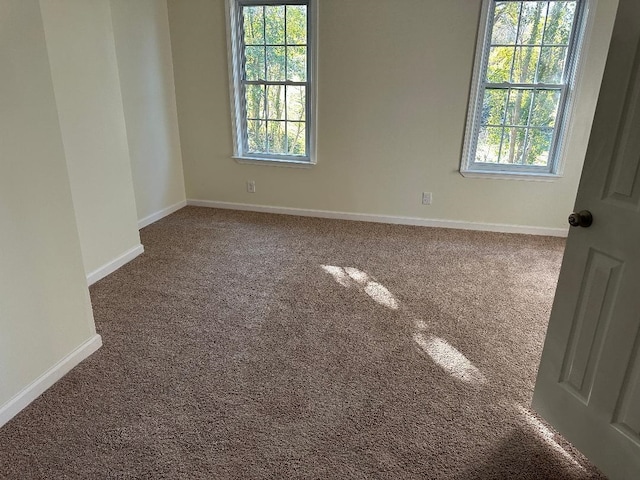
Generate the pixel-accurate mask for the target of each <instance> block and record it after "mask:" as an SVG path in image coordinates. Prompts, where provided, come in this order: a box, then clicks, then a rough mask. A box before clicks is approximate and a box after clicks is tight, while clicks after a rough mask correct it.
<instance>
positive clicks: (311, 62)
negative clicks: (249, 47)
mask: <svg viewBox="0 0 640 480" xmlns="http://www.w3.org/2000/svg"><path fill="white" fill-rule="evenodd" d="M243 3H247V2H244V1H243V0H225V6H226V8H225V10H226V17H227V57H228V65H229V87H230V88H229V93H230V101H231V126H232V129H233V155H232V158H234V159H235V160H236V161H238V162H239V163H247V164H258V165H277V166H287V167H308V166H310V165H315V164H316V162H317V147H316V144H317V124H318V121H317V118H318V114H317V97H318V93H317V92H318V81H317V80H318V73H317V72H318V2H317V0H308V7H307V15H308V23H309V31H308V32H307V63H308V75H309V79H308V82H309V87H308V91H307V95H308V96H309V98H308V111H307V125H306V128H307V130H308V135H309V145H308V149H309V151H308V156H307V157H302V158H299V157H294V156H285V155H282V156H276V155H268V154H265V155H258V154H246V153H245V152H244V151H243V145H242V144H241V143H242V138H243V124H244V117H243V113H242V112H243V109H242V105H243V100H242V82H241V80H242V78H241V75H242V63H241V49H240V46H241V45H242V39H241V38H240V35H241V32H239V31H238V30H239V29H238V28H237V27H238V23H237V22H236V21H234V20H233V19H235V18H237V15H238V9H239V7H240V5H242V4H243ZM256 3H259V4H260V5H282V4H283V3H295V0H293V1H290V2H289V1H287V0H260V1H259V2H256Z"/></svg>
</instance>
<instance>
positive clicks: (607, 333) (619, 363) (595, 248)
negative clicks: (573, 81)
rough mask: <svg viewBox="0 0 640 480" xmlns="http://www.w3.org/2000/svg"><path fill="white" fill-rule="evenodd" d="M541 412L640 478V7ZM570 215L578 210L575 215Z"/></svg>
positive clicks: (608, 80)
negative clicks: (591, 218) (589, 222)
mask: <svg viewBox="0 0 640 480" xmlns="http://www.w3.org/2000/svg"><path fill="white" fill-rule="evenodd" d="M583 209H586V210H589V211H591V212H592V214H593V224H592V225H591V226H590V227H589V228H572V229H571V232H570V234H569V238H568V239H567V248H566V251H565V256H564V259H563V264H562V269H561V272H560V277H559V280H558V288H557V291H556V298H555V301H554V305H553V309H552V313H551V319H550V322H549V328H548V331H547V339H546V341H545V346H544V350H543V354H542V360H541V363H540V369H539V372H538V380H537V382H536V389H535V392H534V399H533V406H534V408H535V409H536V410H537V411H538V412H540V414H541V415H542V416H543V417H544V418H546V419H547V420H548V421H549V422H550V423H551V424H552V425H554V426H555V427H556V428H557V429H558V431H559V432H560V433H562V434H563V435H564V436H565V437H566V438H567V439H568V440H569V441H570V442H572V443H573V444H574V445H575V446H576V447H577V448H578V449H579V450H581V451H582V452H583V453H584V454H585V455H586V456H587V457H589V459H591V460H592V461H593V462H594V463H595V464H596V465H597V466H599V467H600V468H601V469H602V470H603V472H604V473H605V474H607V475H608V476H609V477H610V478H613V479H616V478H620V479H631V478H633V479H636V478H638V479H640V2H638V1H637V0H620V4H619V10H618V14H617V17H616V24H615V27H614V31H613V37H612V41H611V47H610V50H609V56H608V59H607V66H606V68H605V74H604V78H603V83H602V89H601V92H600V96H599V99H598V107H597V109H596V115H595V118H594V123H593V128H592V132H591V138H590V141H589V146H588V149H587V156H586V159H585V166H584V169H583V174H582V178H581V181H580V187H579V190H578V196H577V199H576V211H578V210H583ZM567 213H569V212H567Z"/></svg>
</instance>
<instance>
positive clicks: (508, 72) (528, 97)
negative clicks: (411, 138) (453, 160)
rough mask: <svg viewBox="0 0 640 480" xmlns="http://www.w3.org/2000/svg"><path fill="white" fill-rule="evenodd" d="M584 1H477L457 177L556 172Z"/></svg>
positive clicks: (571, 85)
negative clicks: (478, 17) (479, 12)
mask: <svg viewBox="0 0 640 480" xmlns="http://www.w3.org/2000/svg"><path fill="white" fill-rule="evenodd" d="M585 1H586V0H546V1H535V0H522V1H521V0H505V1H497V0H484V4H483V15H484V17H483V23H482V24H481V28H482V29H483V31H481V32H480V35H479V39H478V47H477V49H478V50H477V53H476V65H475V73H474V83H473V87H472V92H471V98H470V102H469V114H468V120H467V131H466V134H465V151H464V154H463V159H462V166H461V173H463V175H464V174H465V173H481V174H490V173H493V174H508V175H513V174H516V175H517V174H522V175H527V176H531V175H540V176H553V175H557V173H558V169H559V158H560V151H561V146H562V142H563V139H564V136H565V132H566V127H567V124H568V121H569V118H568V113H569V110H570V109H569V105H570V101H571V94H572V91H573V80H574V75H575V70H576V63H577V61H576V60H577V52H578V46H579V43H580V41H581V37H582V30H583V28H582V25H583V24H584V21H583V17H584V10H585V5H584V4H585Z"/></svg>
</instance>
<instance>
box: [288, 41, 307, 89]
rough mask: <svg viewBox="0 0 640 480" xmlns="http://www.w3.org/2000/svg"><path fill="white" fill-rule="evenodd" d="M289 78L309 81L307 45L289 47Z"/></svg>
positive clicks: (294, 80) (296, 80) (297, 80)
mask: <svg viewBox="0 0 640 480" xmlns="http://www.w3.org/2000/svg"><path fill="white" fill-rule="evenodd" d="M287 80H291V81H292V82H306V81H307V47H287Z"/></svg>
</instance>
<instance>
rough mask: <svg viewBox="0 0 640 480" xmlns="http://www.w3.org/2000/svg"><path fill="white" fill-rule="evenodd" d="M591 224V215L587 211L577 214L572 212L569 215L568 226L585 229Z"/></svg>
mask: <svg viewBox="0 0 640 480" xmlns="http://www.w3.org/2000/svg"><path fill="white" fill-rule="evenodd" d="M592 223H593V215H591V212H590V211H589V210H581V211H579V212H578V213H576V212H573V213H572V214H571V215H569V225H571V226H572V227H585V228H587V227H588V226H590V225H591V224H592Z"/></svg>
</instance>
